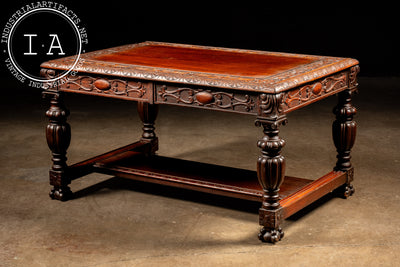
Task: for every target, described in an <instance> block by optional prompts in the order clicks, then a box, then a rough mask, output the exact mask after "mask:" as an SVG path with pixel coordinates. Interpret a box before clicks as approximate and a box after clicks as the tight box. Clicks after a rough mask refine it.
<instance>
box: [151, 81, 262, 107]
mask: <svg viewBox="0 0 400 267" xmlns="http://www.w3.org/2000/svg"><path fill="white" fill-rule="evenodd" d="M155 101H156V103H157V104H169V105H178V106H190V107H197V108H203V109H213V110H221V111H228V112H235V113H245V114H257V108H256V103H257V95H255V94H251V92H236V91H234V90H231V91H230V90H221V89H218V88H212V89H211V88H207V89H206V88H188V87H183V86H182V87H181V86H176V85H166V84H157V85H156V92H155Z"/></svg>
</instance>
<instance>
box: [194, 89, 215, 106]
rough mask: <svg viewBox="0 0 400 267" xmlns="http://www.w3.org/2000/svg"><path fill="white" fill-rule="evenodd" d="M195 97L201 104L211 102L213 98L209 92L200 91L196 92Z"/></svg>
mask: <svg viewBox="0 0 400 267" xmlns="http://www.w3.org/2000/svg"><path fill="white" fill-rule="evenodd" d="M196 99H197V101H199V102H200V103H201V104H203V105H205V104H209V103H211V102H212V101H213V100H214V96H213V95H212V94H210V93H209V92H205V91H202V92H198V93H197V94H196Z"/></svg>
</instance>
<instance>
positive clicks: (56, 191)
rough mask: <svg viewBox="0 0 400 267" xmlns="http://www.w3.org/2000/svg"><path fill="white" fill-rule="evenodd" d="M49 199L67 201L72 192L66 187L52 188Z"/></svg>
mask: <svg viewBox="0 0 400 267" xmlns="http://www.w3.org/2000/svg"><path fill="white" fill-rule="evenodd" d="M49 195H50V198H51V199H57V200H61V201H67V200H69V199H71V198H72V191H71V189H70V188H69V187H68V186H65V187H56V186H55V187H53V189H51V191H50V193H49Z"/></svg>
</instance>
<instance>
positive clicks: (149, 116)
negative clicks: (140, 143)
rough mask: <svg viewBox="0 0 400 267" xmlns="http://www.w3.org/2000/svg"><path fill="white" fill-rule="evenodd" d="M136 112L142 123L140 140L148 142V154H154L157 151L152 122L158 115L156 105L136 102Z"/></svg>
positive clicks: (156, 139) (156, 140)
mask: <svg viewBox="0 0 400 267" xmlns="http://www.w3.org/2000/svg"><path fill="white" fill-rule="evenodd" d="M137 110H138V113H139V117H140V119H141V120H142V122H143V134H142V138H141V139H142V140H146V141H150V143H151V149H150V151H149V153H150V154H153V153H155V151H157V150H158V138H157V136H156V133H155V132H154V130H155V127H154V122H155V120H156V118H157V114H158V105H155V104H149V103H145V102H138V103H137Z"/></svg>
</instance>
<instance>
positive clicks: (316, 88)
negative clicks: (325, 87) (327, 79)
mask: <svg viewBox="0 0 400 267" xmlns="http://www.w3.org/2000/svg"><path fill="white" fill-rule="evenodd" d="M321 90H322V84H321V83H319V82H318V83H316V84H314V86H313V89H312V92H313V94H314V95H318V94H319V93H321Z"/></svg>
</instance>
